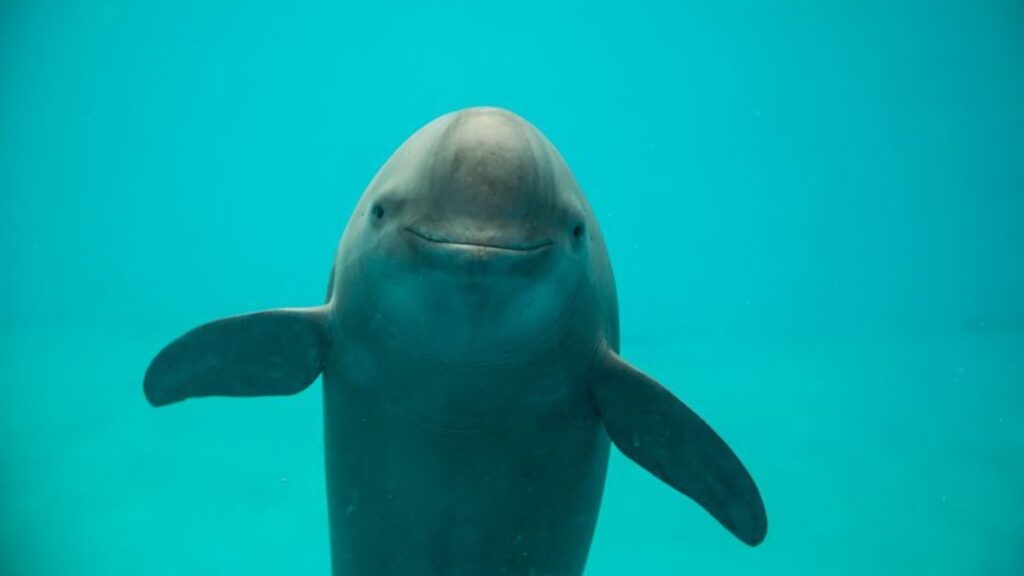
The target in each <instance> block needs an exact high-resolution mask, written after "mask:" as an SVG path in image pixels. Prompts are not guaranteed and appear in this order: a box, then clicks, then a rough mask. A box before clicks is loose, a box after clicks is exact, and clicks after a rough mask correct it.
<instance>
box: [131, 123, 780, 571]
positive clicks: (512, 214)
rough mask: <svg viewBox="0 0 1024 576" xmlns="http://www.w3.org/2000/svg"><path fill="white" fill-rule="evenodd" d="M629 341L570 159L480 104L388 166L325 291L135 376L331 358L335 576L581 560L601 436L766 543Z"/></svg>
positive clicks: (316, 366)
mask: <svg viewBox="0 0 1024 576" xmlns="http://www.w3.org/2000/svg"><path fill="white" fill-rule="evenodd" d="M618 350H619V334H618V304H617V300H616V295H615V282H614V278H613V276H612V270H611V265H610V263H609V260H608V255H607V252H606V250H605V245H604V241H603V239H602V236H601V232H600V230H599V228H598V225H597V221H596V219H595V217H594V214H593V212H592V211H591V209H590V206H589V204H588V202H587V200H586V198H585V197H584V195H583V193H582V192H581V191H580V189H579V186H578V185H577V183H576V181H575V179H574V178H573V176H572V174H571V173H570V171H569V168H568V167H567V166H566V164H565V162H564V161H563V159H562V157H561V156H560V155H559V154H558V152H557V151H556V150H555V148H554V146H553V145H552V144H551V143H550V142H549V141H548V140H547V139H546V138H545V137H544V136H543V135H542V134H541V133H540V132H539V131H538V130H537V129H536V128H534V127H533V126H532V125H531V124H529V123H528V122H526V121H525V120H523V119H522V118H520V117H519V116H517V115H515V114H513V113H511V112H509V111H506V110H502V109H497V108H469V109H465V110H461V111H458V112H454V113H451V114H447V115H445V116H442V117H440V118H438V119H436V120H434V121H433V122H431V123H429V124H428V125H426V126H425V127H423V128H421V129H420V130H419V131H417V132H416V133H415V134H414V135H413V136H412V137H411V138H409V140H407V141H406V142H405V143H404V144H403V145H402V146H401V147H400V148H399V149H398V150H397V151H396V152H395V153H394V155H393V156H392V157H391V158H390V159H389V160H388V161H387V163H385V165H384V166H383V167H382V168H381V170H380V171H379V172H378V173H377V175H376V177H375V178H374V179H373V181H372V182H371V183H370V185H369V187H368V188H367V189H366V191H365V192H364V194H363V196H362V198H361V200H360V201H359V204H358V205H357V206H356V209H355V211H354V212H353V214H352V217H351V219H350V220H349V223H348V225H347V227H346V229H345V232H344V234H343V236H342V239H341V242H340V245H339V248H338V252H337V256H336V258H335V262H334V269H333V271H332V273H331V280H330V284H329V287H328V296H327V303H326V304H324V305H322V306H316V307H310V308H285V309H278V310H270V311H265V312H258V313H255V314H248V315H244V316H237V317H232V318H226V319H222V320H218V321H215V322H212V323H210V324H205V325H203V326H200V327H198V328H196V329H194V330H192V331H191V332H188V333H187V334H185V335H184V336H182V337H181V338H179V339H178V340H176V341H174V342H172V343H171V344H170V345H168V346H167V347H166V348H165V349H164V350H163V351H161V352H160V353H159V354H158V355H157V357H156V358H155V359H154V360H153V362H152V364H151V365H150V367H149V369H148V371H147V372H146V376H145V384H144V388H145V392H146V397H147V398H148V399H149V401H150V402H151V403H152V404H153V405H155V406H162V405H166V404H170V403H173V402H177V401H181V400H184V399H186V398H192V397H199V396H210V395H220V396H263V395H285V394H294V393H297V392H300V391H301V390H303V389H305V388H306V387H308V386H309V385H310V384H311V383H312V382H313V381H314V380H315V379H316V377H317V376H318V375H320V374H321V373H322V374H323V393H324V419H325V422H324V429H325V435H326V438H325V440H326V443H325V445H326V463H327V489H328V502H329V506H330V510H329V513H330V526H331V554H332V566H333V571H334V574H335V575H336V576H343V575H344V576H371V575H373V576H379V575H396V576H397V575H402V576H406V575H408V574H422V575H434V574H436V575H445V576H451V575H466V576H484V575H498V574H507V575H513V576H514V575H523V576H526V575H558V576H572V575H579V574H582V572H583V568H584V565H585V563H586V558H587V553H588V550H589V548H590V542H591V539H592V536H593V532H594V525H595V523H596V520H597V514H598V509H599V507H600V503H601V496H602V492H603V489H604V479H605V473H606V469H607V463H608V453H609V447H610V444H611V443H614V444H615V445H616V446H617V447H618V449H619V450H621V451H622V452H623V453H624V454H626V456H628V457H629V458H630V459H632V460H633V461H634V462H636V463H637V464H639V465H640V466H643V467H644V468H646V469H647V470H648V471H650V472H651V473H652V474H653V475H654V476H655V477H657V478H659V479H660V480H662V481H663V482H665V483H667V484H669V485H670V486H672V487H673V488H675V489H677V490H678V491H679V492H681V493H683V494H685V495H687V496H688V497H690V498H692V499H693V500H694V501H696V502H697V503H698V504H700V505H701V506H702V507H703V508H704V509H705V510H707V511H708V512H709V513H710V514H711V515H712V516H713V517H714V518H715V519H716V520H718V521H719V522H720V523H721V524H722V525H723V526H724V527H725V528H727V529H728V530H729V531H731V532H732V533H733V534H735V535H736V537H737V538H739V539H740V540H742V541H743V542H746V543H747V544H750V545H752V546H753V545H757V544H758V543H760V542H761V541H762V540H763V539H764V537H765V533H766V531H767V517H766V514H765V509H764V505H763V503H762V501H761V496H760V494H759V493H758V490H757V487H756V486H755V484H754V481H753V479H752V478H751V477H750V475H749V474H748V472H747V471H746V469H745V468H744V467H743V465H742V464H741V463H740V461H739V459H738V458H737V457H736V455H735V454H734V453H733V452H732V450H730V449H729V447H728V446H727V445H726V444H725V442H724V441H723V440H722V439H721V438H720V437H719V436H718V435H717V434H716V433H715V432H714V431H713V430H712V429H711V428H710V427H709V426H708V425H707V424H706V423H705V422H704V421H703V420H701V418H700V417H699V416H697V415H696V414H695V413H694V412H693V411H692V410H690V409H689V408H688V407H687V406H686V405H685V404H683V403H682V402H681V401H680V400H679V399H678V398H676V397H675V396H673V395H672V393H671V392H669V391H668V390H667V389H666V388H664V387H663V386H661V385H660V384H658V383H657V382H656V381H654V380H653V379H651V378H650V377H648V376H646V375H645V374H643V373H642V372H640V371H639V370H637V369H636V368H634V367H632V366H630V365H629V364H628V363H627V362H626V361H625V360H623V359H622V358H621V357H620V356H619V355H618Z"/></svg>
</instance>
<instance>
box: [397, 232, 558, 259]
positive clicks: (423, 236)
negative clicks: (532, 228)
mask: <svg viewBox="0 0 1024 576" xmlns="http://www.w3.org/2000/svg"><path fill="white" fill-rule="evenodd" d="M405 231H406V232H408V233H409V234H411V235H412V236H414V237H415V238H417V239H419V240H421V241H423V242H429V243H431V244H440V245H443V247H445V248H453V249H460V248H468V249H473V250H478V251H483V252H494V253H496V254H500V253H505V254H510V255H511V254H527V253H533V252H539V251H542V250H545V249H547V248H550V247H551V245H552V244H553V242H552V241H551V240H545V241H542V242H536V243H533V244H522V245H519V244H496V243H493V242H470V241H468V240H463V239H454V238H448V237H445V236H443V235H441V234H435V233H431V232H423V231H420V230H417V229H416V228H413V227H411V226H407V227H405Z"/></svg>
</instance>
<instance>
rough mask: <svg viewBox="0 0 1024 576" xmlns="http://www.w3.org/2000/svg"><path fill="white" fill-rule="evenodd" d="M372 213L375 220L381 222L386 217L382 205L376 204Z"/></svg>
mask: <svg viewBox="0 0 1024 576" xmlns="http://www.w3.org/2000/svg"><path fill="white" fill-rule="evenodd" d="M370 212H371V213H372V214H373V219H374V220H380V219H381V218H383V217H384V207H383V206H381V205H380V204H374V206H373V209H372V210H371V211H370Z"/></svg>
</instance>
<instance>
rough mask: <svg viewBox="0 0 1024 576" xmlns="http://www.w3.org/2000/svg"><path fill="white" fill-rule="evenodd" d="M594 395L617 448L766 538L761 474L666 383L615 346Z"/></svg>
mask: <svg viewBox="0 0 1024 576" xmlns="http://www.w3.org/2000/svg"><path fill="white" fill-rule="evenodd" d="M590 391H591V396H592V397H593V399H594V402H595V404H596V405H597V409H598V411H599V412H600V413H601V417H602V420H603V421H604V424H605V429H606V430H607V431H608V435H609V436H610V437H611V439H612V441H613V442H614V443H615V446H616V447H618V449H619V450H621V451H622V452H623V453H624V454H625V455H626V456H628V457H629V458H630V459H631V460H633V461H634V462H636V463H637V464H639V465H641V466H643V467H644V468H645V469H647V471H648V472H650V473H652V474H654V475H655V476H657V477H658V478H659V479H661V480H662V481H663V482H665V483H666V484H668V485H669V486H672V487H673V488H675V489H676V490H678V491H680V492H682V493H683V494H685V495H687V496H689V497H690V498H692V499H693V500H694V501H695V502H697V503H698V504H700V505H701V506H702V507H703V508H704V509H705V510H707V511H708V512H709V513H710V514H711V515H712V516H714V517H715V519H716V520H718V521H719V522H720V523H721V524H722V525H723V526H725V527H726V528H727V529H728V530H729V531H730V532H732V533H733V534H735V535H736V537H737V538H739V539H740V540H742V541H743V542H745V543H747V544H749V545H751V546H756V545H758V544H760V543H761V541H762V540H764V537H765V533H766V532H767V530H768V518H767V515H766V513H765V509H764V503H763V502H762V501H761V495H760V493H759V492H758V490H757V486H756V485H755V484H754V480H753V478H751V477H750V474H749V473H748V472H747V470H746V468H744V467H743V464H742V463H741V462H740V460H739V458H737V457H736V454H734V453H733V451H732V450H731V449H729V446H727V445H726V443H725V441H723V440H722V439H721V438H720V437H719V436H718V434H716V433H715V431H714V430H712V429H711V427H710V426H708V425H707V424H706V423H705V422H704V421H703V420H702V419H701V418H700V416H697V414H696V413H694V412H693V411H692V410H690V408H689V407H687V406H686V405H685V404H683V403H682V402H681V401H680V400H679V399H678V398H676V397H675V396H673V395H672V393H671V392H669V391H668V390H667V389H665V388H664V387H663V386H662V385H661V384H658V383H657V382H656V381H654V380H653V379H652V378H650V377H648V376H647V375H646V374H643V373H642V372H640V371H639V370H637V369H635V368H633V367H632V366H630V365H629V364H628V363H627V362H626V361H624V360H623V359H622V358H620V357H619V356H618V355H617V354H615V353H614V352H612V351H610V350H609V351H607V352H606V353H605V356H604V357H603V358H602V360H601V362H600V364H599V365H598V367H597V371H596V373H595V375H594V378H593V380H592V381H591V382H590Z"/></svg>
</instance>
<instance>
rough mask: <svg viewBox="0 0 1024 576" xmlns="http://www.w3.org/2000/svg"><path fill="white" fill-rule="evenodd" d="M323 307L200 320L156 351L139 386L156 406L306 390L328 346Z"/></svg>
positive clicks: (314, 378) (325, 356) (268, 311)
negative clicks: (200, 322)
mask: <svg viewBox="0 0 1024 576" xmlns="http://www.w3.org/2000/svg"><path fill="white" fill-rule="evenodd" d="M328 324H329V323H328V321H327V309H326V307H324V306H318V307H314V308H280V309H277V310H267V311H265V312H256V313H253V314H244V315H241V316H232V317H229V318H224V319H222V320H217V321H214V322H210V323H209V324H203V325H202V326H199V327H198V328H195V329H193V330H192V331H190V332H188V333H186V334H185V335H183V336H181V337H180V338H178V339H177V340H175V341H174V342H171V343H170V344H168V345H167V347H166V348H164V349H163V350H161V351H160V353H159V354H157V356H156V358H154V359H153V362H152V363H150V365H149V368H148V369H147V370H146V378H145V383H144V384H143V388H144V390H145V392H146V398H147V399H148V400H149V402H150V404H152V405H154V406H163V405H166V404H171V403H173V402H178V401H181V400H184V399H186V398H191V397H196V396H275V395H286V394H295V393H297V392H301V391H302V390H304V389H306V388H307V387H308V386H309V385H310V384H312V383H313V381H314V380H316V378H317V376H319V375H320V372H321V371H322V370H323V364H324V362H325V360H326V358H327V355H328V352H329V350H330V345H331V337H330V331H329V328H328Z"/></svg>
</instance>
